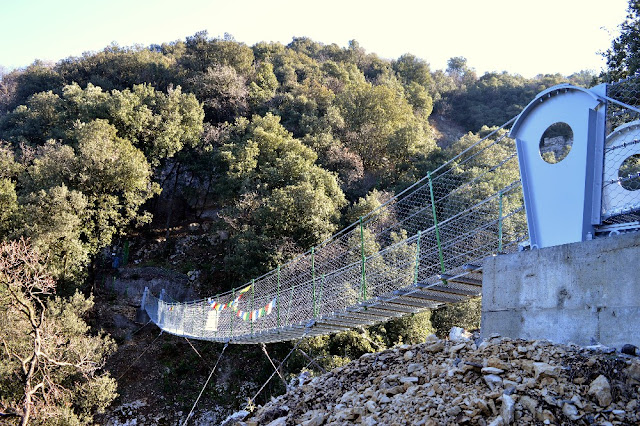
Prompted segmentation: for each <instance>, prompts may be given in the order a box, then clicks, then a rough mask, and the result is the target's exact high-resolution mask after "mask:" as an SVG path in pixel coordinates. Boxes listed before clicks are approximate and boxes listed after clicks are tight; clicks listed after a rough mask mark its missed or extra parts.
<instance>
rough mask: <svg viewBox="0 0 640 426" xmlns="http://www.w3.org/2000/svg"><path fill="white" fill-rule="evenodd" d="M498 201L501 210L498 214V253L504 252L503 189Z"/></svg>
mask: <svg viewBox="0 0 640 426" xmlns="http://www.w3.org/2000/svg"><path fill="white" fill-rule="evenodd" d="M498 203H499V207H498V209H499V210H500V213H499V216H498V253H502V191H500V194H499V196H498Z"/></svg>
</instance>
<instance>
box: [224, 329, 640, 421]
mask: <svg viewBox="0 0 640 426" xmlns="http://www.w3.org/2000/svg"><path fill="white" fill-rule="evenodd" d="M607 352H609V353H607ZM639 384H640V361H639V360H638V359H637V358H636V357H634V356H630V355H625V354H617V353H610V351H602V350H601V347H594V348H591V349H590V348H583V347H579V346H564V345H554V344H552V343H550V342H548V341H524V340H512V339H508V338H501V337H494V338H491V339H489V340H485V341H482V342H480V341H477V344H476V342H474V341H471V340H469V341H459V342H453V341H449V340H446V341H445V340H438V339H436V338H435V336H432V337H431V338H430V339H428V340H427V342H426V343H423V344H419V345H413V346H409V345H402V346H399V347H395V348H393V349H389V350H386V351H383V352H379V353H371V354H366V355H363V356H362V357H361V358H360V359H358V360H355V361H353V362H352V363H350V364H348V365H346V366H344V367H341V368H337V369H335V370H333V371H331V372H329V373H327V374H324V375H322V376H319V377H315V378H307V379H306V380H305V381H304V382H303V383H302V384H301V385H300V386H298V387H296V388H294V389H292V390H290V391H289V392H288V393H287V394H285V395H282V396H280V397H278V398H276V399H273V400H272V401H271V402H269V403H268V404H266V405H265V406H263V407H259V408H258V409H257V410H256V411H255V412H254V413H253V415H252V416H250V417H249V418H248V419H245V420H244V421H242V422H237V423H236V424H239V425H248V426H255V425H271V426H274V425H297V424H300V425H306V426H319V425H343V424H364V425H376V424H379V425H392V424H393V425H440V424H452V425H453V424H477V425H493V426H497V425H508V424H518V425H525V424H527V425H528V424H585V425H587V424H600V425H604V424H640V411H639V409H638V390H639V389H638V388H639Z"/></svg>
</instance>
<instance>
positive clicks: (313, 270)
mask: <svg viewBox="0 0 640 426" xmlns="http://www.w3.org/2000/svg"><path fill="white" fill-rule="evenodd" d="M315 257H316V251H315V248H314V247H311V286H312V297H313V317H314V318H315V317H316V263H315Z"/></svg>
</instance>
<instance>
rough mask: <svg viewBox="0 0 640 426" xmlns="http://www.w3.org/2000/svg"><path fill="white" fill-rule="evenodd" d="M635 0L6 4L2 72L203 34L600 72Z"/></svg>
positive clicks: (483, 66) (501, 66)
mask: <svg viewBox="0 0 640 426" xmlns="http://www.w3.org/2000/svg"><path fill="white" fill-rule="evenodd" d="M627 5H628V1H627V0H607V1H606V2H604V1H601V0H600V1H597V2H596V1H593V0H536V1H530V0H529V1H523V0H438V1H433V0H422V1H416V0H391V1H379V0H368V1H361V0H351V1H350V0H322V1H310V0H307V1H304V0H270V1H265V0H259V1H258V0H225V1H219V0H208V1H206V0H181V1H175V0H171V1H169V0H108V1H107V0H0V16H2V24H1V25H0V40H2V42H1V43H2V44H1V45H0V66H3V67H4V68H5V69H13V68H19V67H24V66H27V65H29V64H31V63H33V61H34V60H36V59H40V60H44V61H48V62H56V61H58V60H60V59H63V58H66V57H69V56H79V55H81V54H82V53H83V52H90V51H99V50H102V49H103V48H105V47H106V46H108V45H109V44H111V43H114V42H115V43H117V44H118V45H120V46H131V45H134V44H142V45H145V46H147V45H150V44H161V43H163V42H171V41H175V40H180V39H182V40H184V39H185V37H187V36H190V35H193V34H194V33H196V32H197V31H201V30H207V31H208V32H209V35H210V36H212V37H217V36H220V37H221V36H223V35H224V34H225V33H229V34H231V35H232V36H234V38H235V39H236V40H237V41H239V42H244V43H246V44H248V45H253V44H255V43H257V42H259V41H277V42H281V43H283V44H287V43H289V42H290V41H291V39H292V38H293V37H303V36H304V37H309V38H311V39H313V40H315V41H317V42H321V43H323V44H331V43H336V44H337V45H339V46H342V47H345V46H347V44H348V42H349V40H354V39H355V40H357V41H358V43H359V44H360V46H361V47H363V48H365V49H366V51H367V52H373V53H376V54H377V55H378V56H380V57H382V58H386V59H395V58H398V57H399V56H400V55H402V54H404V53H412V54H414V55H415V56H417V57H419V58H422V59H424V60H425V61H427V62H428V63H429V64H430V65H431V69H432V70H436V69H445V68H446V66H447V59H449V58H451V57H454V56H464V57H466V58H467V60H468V62H467V63H468V65H469V66H471V67H473V68H475V70H476V71H477V72H478V73H479V74H480V75H481V74H484V73H485V72H490V71H498V72H501V71H508V72H510V73H514V74H521V75H523V76H525V77H533V76H535V75H537V74H546V73H561V74H564V75H569V74H572V73H574V72H577V71H580V70H593V71H596V72H597V71H599V70H600V69H602V68H603V67H604V65H605V64H604V62H603V60H602V57H601V55H599V54H598V52H601V51H604V50H606V49H607V48H608V47H609V46H610V45H611V40H612V39H613V38H614V37H615V36H616V35H617V34H618V26H619V24H620V23H621V22H622V21H623V20H624V17H625V15H626V8H627Z"/></svg>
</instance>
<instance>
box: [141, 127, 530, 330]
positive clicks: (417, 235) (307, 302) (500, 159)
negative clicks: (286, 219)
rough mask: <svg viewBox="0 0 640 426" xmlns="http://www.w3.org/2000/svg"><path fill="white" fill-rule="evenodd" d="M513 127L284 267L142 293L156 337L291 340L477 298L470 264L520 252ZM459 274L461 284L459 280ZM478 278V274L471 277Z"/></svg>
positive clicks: (521, 219)
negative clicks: (171, 298)
mask: <svg viewBox="0 0 640 426" xmlns="http://www.w3.org/2000/svg"><path fill="white" fill-rule="evenodd" d="M512 122H513V120H511V121H509V122H508V123H507V124H505V125H504V126H502V127H501V128H498V129H496V130H494V131H493V132H491V133H489V134H488V135H487V136H485V137H484V138H482V139H479V138H477V139H475V140H470V141H469V142H467V144H468V146H458V149H462V150H461V152H460V153H459V154H458V155H456V156H455V157H454V158H453V159H452V160H450V161H448V162H447V163H445V164H443V165H442V166H440V167H439V168H438V169H436V170H434V171H433V172H431V173H429V174H428V175H427V176H426V177H425V178H423V179H421V180H420V181H418V182H416V183H415V184H414V185H412V186H411V187H409V188H407V189H406V190H405V191H403V192H402V193H400V194H398V195H397V196H395V197H394V198H392V199H390V200H389V201H388V202H386V203H385V204H383V205H382V206H380V207H379V208H378V209H376V210H374V211H373V212H371V213H369V214H368V215H366V216H364V217H362V218H361V219H360V220H359V221H358V222H356V223H353V224H352V225H350V226H349V227H347V228H345V229H343V230H342V231H340V232H339V233H337V234H336V235H334V236H333V237H331V238H329V239H328V240H326V241H324V242H323V243H321V244H319V245H318V246H317V247H314V248H312V249H311V250H310V251H309V252H307V253H305V254H304V255H301V256H299V257H297V258H295V259H293V260H292V261H290V262H288V263H287V264H285V265H283V266H281V267H278V268H277V269H275V270H273V271H271V272H269V273H267V274H265V275H263V276H262V277H259V278H257V279H255V280H252V281H251V282H248V283H246V284H245V285H244V286H241V287H239V288H237V289H234V290H232V291H229V292H226V293H224V294H219V295H217V296H215V297H212V298H208V299H204V300H198V301H193V302H188V303H173V302H168V301H164V300H161V299H160V298H158V297H155V296H154V295H151V294H147V295H146V296H145V304H144V309H145V310H146V311H147V313H148V314H149V316H150V318H151V320H152V321H153V322H154V323H156V324H157V325H158V326H160V327H161V328H162V329H163V330H165V331H167V332H169V333H173V334H176V335H180V336H185V337H191V338H196V339H203V340H213V341H230V342H232V343H257V342H267V341H279V340H290V339H292V338H296V337H300V336H301V335H302V334H303V333H304V334H305V335H313V334H324V333H330V332H333V331H338V330H341V329H346V328H349V327H354V326H358V325H366V324H369V323H373V322H378V321H383V320H385V319H388V318H392V317H396V316H399V315H403V314H406V313H410V312H418V311H420V310H423V309H428V308H434V307H437V306H439V305H441V304H442V303H449V302H455V301H460V300H465V299H467V298H469V297H473V296H477V295H479V286H478V281H479V280H478V279H477V274H478V271H477V268H473V267H472V268H469V265H474V264H475V265H477V264H479V263H480V262H481V260H482V259H483V258H484V257H486V256H488V255H490V254H494V253H497V252H506V251H514V250H517V245H518V243H519V242H521V241H523V240H526V238H527V227H526V217H525V213H524V209H523V200H522V191H521V189H520V180H519V173H518V164H517V158H516V154H515V142H514V141H513V140H512V139H510V138H508V137H507V131H508V127H509V126H510V125H511V123H512ZM461 277H467V279H466V280H464V279H462V278H461ZM474 277H475V278H474Z"/></svg>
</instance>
